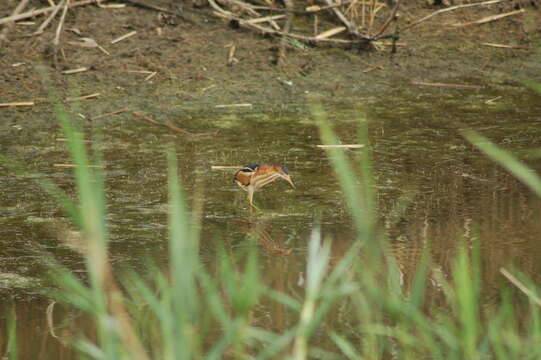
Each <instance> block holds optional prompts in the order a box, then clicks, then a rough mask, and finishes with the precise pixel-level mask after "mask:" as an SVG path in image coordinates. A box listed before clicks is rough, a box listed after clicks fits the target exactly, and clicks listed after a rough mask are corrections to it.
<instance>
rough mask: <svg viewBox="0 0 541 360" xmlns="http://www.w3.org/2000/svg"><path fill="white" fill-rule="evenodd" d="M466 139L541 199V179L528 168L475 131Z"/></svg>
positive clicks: (469, 132) (466, 135) (466, 133)
mask: <svg viewBox="0 0 541 360" xmlns="http://www.w3.org/2000/svg"><path fill="white" fill-rule="evenodd" d="M463 135H464V137H465V138H466V139H467V140H468V141H469V142H470V143H472V144H473V145H474V146H476V147H477V148H479V149H480V150H481V151H482V152H484V153H485V154H486V155H488V157H490V158H491V159H492V160H494V161H495V162H497V163H498V164H500V165H501V166H503V167H504V168H506V169H507V170H508V171H509V172H511V173H512V174H513V175H514V176H515V177H516V178H517V179H519V180H520V181H521V182H523V183H524V184H525V185H526V186H528V187H529V188H530V189H531V190H532V191H533V192H535V194H536V195H537V196H538V197H541V178H540V177H539V176H538V175H537V174H536V173H535V172H534V171H533V170H532V169H530V168H529V167H528V166H526V165H525V164H523V163H522V162H521V161H519V160H518V159H517V158H515V157H514V156H513V155H511V154H510V153H509V152H507V151H505V150H502V149H500V148H499V147H498V146H496V145H494V144H493V143H492V142H491V141H490V140H488V139H487V138H485V137H483V136H481V135H479V134H477V133H476V132H473V131H467V132H465V133H464V134H463Z"/></svg>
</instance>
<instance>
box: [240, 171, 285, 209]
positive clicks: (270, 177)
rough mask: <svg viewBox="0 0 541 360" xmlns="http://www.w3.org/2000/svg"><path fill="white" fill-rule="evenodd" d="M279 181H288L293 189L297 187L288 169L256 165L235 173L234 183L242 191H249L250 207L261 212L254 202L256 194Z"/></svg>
mask: <svg viewBox="0 0 541 360" xmlns="http://www.w3.org/2000/svg"><path fill="white" fill-rule="evenodd" d="M278 179H284V180H286V181H287V182H288V183H289V184H290V185H291V186H292V187H293V189H294V188H295V185H293V181H291V177H290V176H289V174H288V172H287V168H286V167H285V166H280V165H269V166H267V165H257V164H254V165H248V166H245V167H243V168H242V169H240V170H239V171H237V172H236V173H235V176H234V177H233V182H235V183H237V185H238V186H240V187H241V188H242V189H244V190H246V191H248V201H249V202H250V205H251V206H253V207H254V208H256V209H258V210H259V208H258V207H257V206H255V205H254V202H253V199H254V192H256V191H257V190H259V189H261V188H262V187H264V186H265V185H268V184H272V183H273V182H275V181H276V180H278Z"/></svg>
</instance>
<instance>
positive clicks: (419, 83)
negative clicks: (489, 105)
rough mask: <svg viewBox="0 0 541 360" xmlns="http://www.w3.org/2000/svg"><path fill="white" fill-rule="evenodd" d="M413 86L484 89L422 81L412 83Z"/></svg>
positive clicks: (478, 86) (475, 86)
mask: <svg viewBox="0 0 541 360" xmlns="http://www.w3.org/2000/svg"><path fill="white" fill-rule="evenodd" d="M411 83H412V84H413V85H419V86H432V87H444V88H456V89H482V88H483V86H481V85H465V84H445V83H427V82H422V81H412V82H411Z"/></svg>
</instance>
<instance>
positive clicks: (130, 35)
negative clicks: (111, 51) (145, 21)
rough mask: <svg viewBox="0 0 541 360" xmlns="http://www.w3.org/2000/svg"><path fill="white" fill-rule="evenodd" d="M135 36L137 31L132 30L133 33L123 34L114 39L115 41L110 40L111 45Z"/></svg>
mask: <svg viewBox="0 0 541 360" xmlns="http://www.w3.org/2000/svg"><path fill="white" fill-rule="evenodd" d="M135 34H137V31H135V30H134V31H130V32H129V33H127V34H124V35H122V36H120V37H118V38H116V39H114V40H111V44H116V43H117V42H120V41H122V40H125V39H127V38H129V37H132V36H133V35H135Z"/></svg>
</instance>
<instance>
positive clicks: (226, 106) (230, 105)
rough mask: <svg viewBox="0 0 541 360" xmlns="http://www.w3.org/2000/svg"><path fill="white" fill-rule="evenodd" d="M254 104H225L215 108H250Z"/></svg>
mask: <svg viewBox="0 0 541 360" xmlns="http://www.w3.org/2000/svg"><path fill="white" fill-rule="evenodd" d="M250 106H252V104H223V105H216V106H214V107H215V108H228V107H250Z"/></svg>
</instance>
